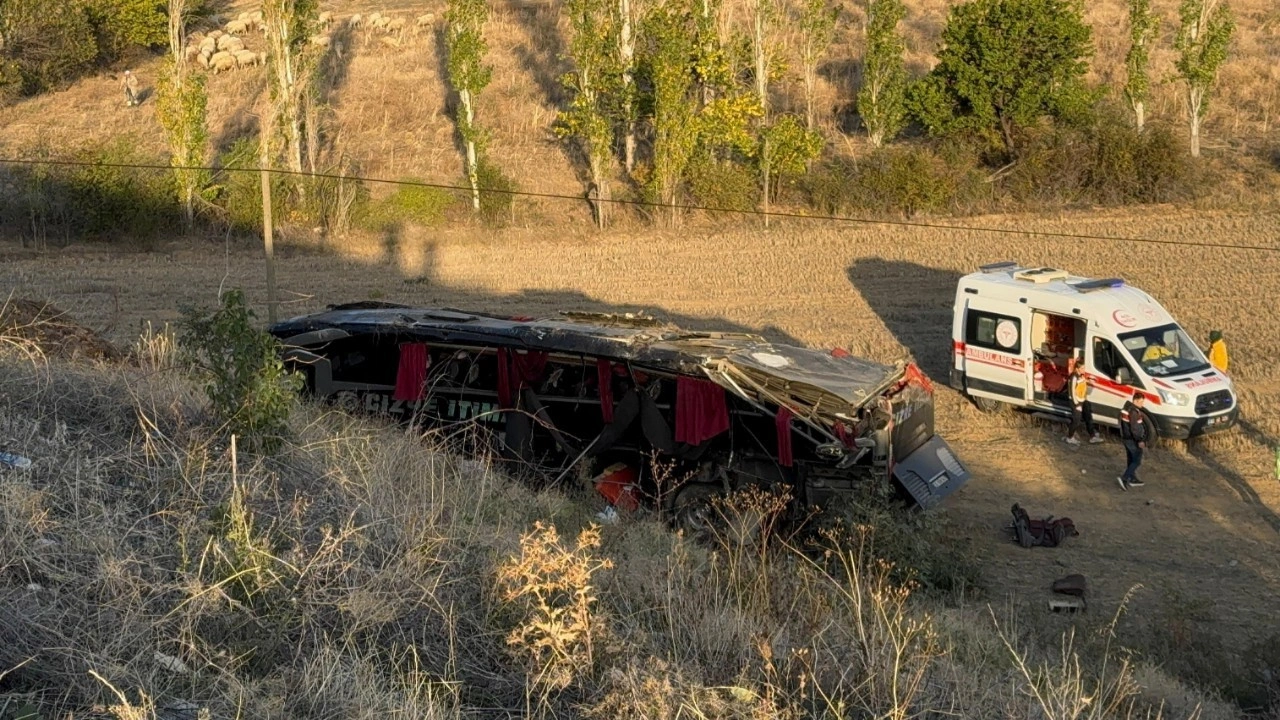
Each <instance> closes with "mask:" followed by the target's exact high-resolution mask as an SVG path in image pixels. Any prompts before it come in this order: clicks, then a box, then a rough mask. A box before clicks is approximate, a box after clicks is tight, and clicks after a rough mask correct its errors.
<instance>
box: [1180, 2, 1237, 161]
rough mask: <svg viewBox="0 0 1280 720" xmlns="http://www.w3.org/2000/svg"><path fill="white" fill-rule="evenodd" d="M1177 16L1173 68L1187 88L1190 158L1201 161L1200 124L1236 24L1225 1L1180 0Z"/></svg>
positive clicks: (1225, 57)
mask: <svg viewBox="0 0 1280 720" xmlns="http://www.w3.org/2000/svg"><path fill="white" fill-rule="evenodd" d="M1178 15H1179V16H1180V17H1181V18H1182V26H1181V27H1180V28H1179V29H1178V41H1177V49H1178V52H1179V53H1180V54H1179V56H1178V60H1177V62H1176V67H1177V68H1178V74H1179V76H1180V77H1181V78H1182V80H1183V81H1184V82H1186V84H1187V115H1188V116H1189V119H1190V121H1191V155H1192V157H1200V123H1201V121H1202V120H1204V116H1205V113H1206V112H1207V111H1208V109H1209V89H1210V87H1211V86H1212V85H1213V82H1214V80H1216V79H1217V77H1218V68H1220V67H1222V63H1223V62H1224V61H1225V60H1226V59H1227V49H1228V47H1229V46H1230V45H1231V35H1232V33H1234V32H1235V20H1234V19H1233V18H1232V17H1231V8H1230V7H1229V6H1228V5H1227V3H1226V2H1225V1H1224V0H1183V1H1182V5H1181V7H1179V8H1178Z"/></svg>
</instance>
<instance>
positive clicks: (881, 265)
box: [846, 258, 960, 384]
mask: <svg viewBox="0 0 1280 720" xmlns="http://www.w3.org/2000/svg"><path fill="white" fill-rule="evenodd" d="M846 272H847V275H848V277H849V282H850V284H852V285H853V287H854V289H855V290H857V291H858V292H859V293H861V295H862V297H863V299H864V300H866V301H867V304H868V305H870V306H871V309H872V310H873V311H874V312H875V313H876V315H878V316H879V317H880V320H881V322H883V323H884V325H885V327H887V328H888V329H889V332H891V333H893V336H894V337H895V338H897V340H898V342H899V343H901V344H902V345H903V347H905V348H907V351H908V352H909V353H911V355H912V356H913V357H914V358H915V361H916V363H917V364H918V365H919V366H920V367H921V369H923V370H924V371H925V372H926V373H928V374H929V376H930V377H932V378H933V379H934V380H935V381H938V382H941V383H944V384H945V383H946V382H947V378H948V376H949V375H950V368H951V314H952V310H951V306H952V302H953V301H954V298H955V293H956V285H957V283H959V281H960V273H958V272H954V271H951V270H939V269H937V268H931V267H925V266H924V265H918V264H916V263H912V262H905V261H902V260H885V259H883V258H866V259H862V260H857V261H855V262H854V263H853V264H852V265H850V266H849V268H848V270H847V271H846Z"/></svg>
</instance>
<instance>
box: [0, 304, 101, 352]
mask: <svg viewBox="0 0 1280 720" xmlns="http://www.w3.org/2000/svg"><path fill="white" fill-rule="evenodd" d="M0 338H10V339H13V340H16V341H18V342H25V343H29V344H31V345H32V346H33V347H34V348H35V349H37V350H39V352H41V353H43V354H44V355H45V356H47V357H57V358H62V359H65V360H75V359H87V360H121V359H123V358H124V354H123V353H121V352H120V351H119V350H117V349H116V348H115V346H113V345H112V344H111V343H109V342H107V341H106V340H104V339H103V338H102V337H101V336H100V335H99V334H98V333H96V332H94V331H93V330H90V329H89V328H87V327H84V326H83V325H80V324H79V323H76V322H74V321H73V320H71V318H70V316H69V315H67V313H66V312H64V311H63V310H61V309H59V308H58V307H57V306H55V305H53V304H51V303H48V302H40V301H36V300H26V299H22V298H9V299H8V300H5V301H4V302H0Z"/></svg>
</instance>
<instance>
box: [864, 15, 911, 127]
mask: <svg viewBox="0 0 1280 720" xmlns="http://www.w3.org/2000/svg"><path fill="white" fill-rule="evenodd" d="M906 16H907V9H906V7H904V6H903V4H902V0H868V2H867V24H866V39H867V44H866V51H865V53H864V55H863V60H862V89H861V90H859V91H858V114H859V115H860V116H861V117H862V124H863V125H865V126H866V128H867V138H868V140H870V141H871V145H872V146H873V147H880V146H881V145H883V144H884V143H886V142H888V141H890V140H892V139H893V138H894V137H896V136H897V134H898V132H899V131H901V130H902V128H903V127H904V126H905V125H906V124H907V102H906V101H907V71H906V68H905V67H904V66H903V60H902V53H903V51H904V50H905V49H906V45H905V44H904V43H903V41H902V35H901V34H899V33H898V23H899V22H901V21H902V19H903V18H904V17H906Z"/></svg>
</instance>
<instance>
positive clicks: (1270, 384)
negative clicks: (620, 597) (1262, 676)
mask: <svg viewBox="0 0 1280 720" xmlns="http://www.w3.org/2000/svg"><path fill="white" fill-rule="evenodd" d="M984 222H985V223H986V224H987V225H990V226H999V227H1004V228H1010V229H1018V228H1024V229H1025V228H1035V229H1040V230H1051V231H1065V232H1079V233H1108V234H1120V235H1126V236H1135V237H1136V236H1145V237H1152V238H1161V239H1169V240H1176V241H1182V242H1187V241H1204V240H1222V241H1230V242H1233V243H1240V244H1253V245H1260V246H1267V247H1271V248H1280V244H1278V243H1277V240H1276V238H1277V237H1280V217H1277V216H1275V215H1259V216H1254V217H1232V216H1226V215H1220V216H1214V215H1208V214H1204V213H1198V214H1197V213H1191V212H1178V211H1173V210H1167V209H1166V210H1153V211H1149V212H1145V213H1142V214H1132V213H1130V214H1119V213H1116V214H1091V215H1088V216H1085V215H1080V216H1067V217H1063V218H1060V219H1056V220H1045V219H1030V218H1020V217H1009V218H991V219H988V220H986V221H984ZM1002 259H1016V260H1020V261H1022V262H1026V263H1031V262H1037V263H1046V264H1053V265H1057V266H1060V267H1065V268H1068V269H1070V270H1072V271H1073V272H1077V273H1081V274H1085V275H1093V276H1102V275H1106V276H1112V275H1117V274H1119V275H1122V276H1124V277H1125V278H1127V279H1128V280H1129V281H1131V282H1133V283H1134V284H1136V285H1138V286H1140V287H1142V288H1143V289H1145V290H1148V291H1149V292H1151V293H1153V294H1154V295H1155V296H1156V297H1157V298H1159V299H1160V300H1161V301H1162V302H1163V303H1165V304H1166V306H1167V307H1168V308H1169V309H1170V310H1171V311H1172V312H1173V313H1174V315H1175V316H1176V317H1178V318H1179V319H1180V320H1181V321H1182V322H1183V324H1184V325H1185V326H1186V327H1187V329H1188V330H1189V331H1190V332H1191V334H1192V335H1193V336H1194V337H1196V338H1198V339H1203V338H1205V337H1206V336H1207V334H1208V331H1209V330H1210V329H1213V328H1220V329H1222V330H1223V331H1224V332H1225V333H1226V336H1227V338H1228V340H1229V342H1230V343H1231V350H1232V357H1233V374H1234V376H1235V377H1236V379H1237V380H1238V382H1239V383H1240V386H1241V388H1242V395H1243V398H1244V400H1243V403H1242V404H1243V408H1244V416H1245V418H1246V423H1245V425H1244V427H1242V428H1240V429H1239V430H1237V431H1234V432H1233V433H1231V434H1230V435H1227V436H1220V437H1215V438H1212V439H1209V440H1206V441H1200V442H1195V443H1193V444H1192V445H1191V446H1190V448H1189V449H1188V448H1186V447H1185V446H1173V447H1162V448H1159V449H1157V450H1155V451H1154V452H1152V453H1151V454H1150V456H1149V460H1148V465H1147V470H1146V472H1145V476H1146V478H1147V479H1148V482H1149V485H1148V487H1146V488H1144V489H1142V490H1141V491H1131V492H1128V493H1122V492H1121V491H1120V490H1119V489H1118V488H1117V487H1116V485H1115V481H1114V478H1115V475H1116V474H1117V471H1118V470H1119V469H1120V468H1121V465H1122V461H1123V451H1122V450H1121V448H1120V446H1119V444H1118V442H1117V441H1116V440H1115V438H1114V436H1113V437H1111V438H1110V439H1109V440H1108V442H1107V443H1106V444H1104V445H1101V446H1085V447H1082V448H1079V449H1072V448H1070V447H1068V446H1066V445H1065V444H1064V443H1063V442H1062V440H1061V432H1062V429H1061V428H1060V427H1055V426H1042V425H1040V424H1037V423H1035V422H1033V421H1031V420H1029V419H1027V418H1025V417H1021V416H1016V415H1012V414H1010V415H1004V416H996V417H993V416H988V415H982V414H980V413H978V412H977V411H976V410H975V409H973V408H972V407H971V406H970V405H969V404H967V403H966V402H964V401H963V400H962V399H961V398H960V397H959V396H958V395H957V394H956V393H955V392H953V391H951V390H950V389H947V388H945V387H940V389H939V397H940V406H941V407H940V411H939V416H938V417H939V430H940V432H942V433H943V434H944V435H945V436H946V437H947V438H948V439H949V440H950V441H951V442H952V443H953V444H954V445H955V447H956V448H957V449H958V451H959V452H960V453H961V456H962V457H963V459H964V460H965V461H966V462H967V463H968V464H969V465H970V466H971V467H972V469H973V470H974V473H975V479H974V480H973V482H972V483H971V484H970V485H969V486H968V487H967V488H966V489H965V490H964V491H963V492H962V493H960V494H959V495H958V496H957V497H956V498H955V500H954V502H952V503H951V505H950V507H949V508H948V509H947V510H946V512H948V513H949V514H951V515H952V516H953V517H955V518H956V519H957V520H958V521H959V522H960V523H961V524H962V526H963V528H964V529H965V531H966V532H967V534H968V535H969V536H970V537H972V538H973V539H974V540H975V541H976V542H977V543H978V547H979V548H980V550H981V553H982V555H983V556H984V559H985V566H986V571H987V573H988V576H989V579H990V581H991V585H992V587H993V588H994V589H995V590H996V593H997V595H1001V594H1003V593H1009V594H1010V596H1011V597H1012V598H1013V601H1014V602H1015V603H1017V604H1024V603H1037V604H1038V603H1039V602H1040V598H1041V597H1042V595H1041V592H1042V591H1041V590H1039V588H1041V587H1043V586H1045V585H1046V584H1047V583H1048V582H1049V581H1051V580H1052V579H1053V578H1055V577H1057V576H1060V575H1063V574H1066V572H1068V571H1074V572H1083V573H1084V574H1086V575H1087V576H1088V577H1089V578H1090V581H1091V582H1092V584H1093V587H1094V588H1095V592H1096V595H1095V602H1096V603H1099V605H1100V606H1101V607H1113V606H1114V604H1115V603H1117V602H1118V601H1119V600H1120V598H1121V597H1122V596H1123V595H1124V593H1125V592H1126V591H1128V590H1129V589H1130V588H1131V587H1132V586H1133V585H1135V584H1138V583H1141V584H1142V585H1144V586H1145V589H1144V590H1143V591H1141V592H1139V594H1138V595H1137V596H1136V598H1135V600H1134V605H1133V609H1134V611H1135V613H1134V618H1136V620H1135V622H1137V623H1138V624H1139V626H1140V627H1141V624H1142V623H1144V622H1147V621H1148V620H1151V621H1153V622H1160V620H1159V618H1162V617H1165V616H1166V614H1167V613H1169V612H1177V611H1178V609H1177V606H1178V605H1179V603H1185V602H1191V603H1197V604H1203V605H1205V606H1207V608H1209V609H1208V615H1207V616H1206V617H1205V619H1204V620H1203V622H1202V626H1203V628H1204V629H1205V630H1206V631H1212V633H1213V634H1214V635H1216V636H1218V637H1220V638H1221V639H1222V641H1223V642H1224V643H1226V644H1227V646H1228V647H1230V648H1234V649H1242V648H1245V647H1247V646H1249V645H1250V644H1252V643H1253V642H1255V641H1258V640H1262V639H1264V638H1266V637H1268V636H1269V635H1272V634H1274V633H1276V632H1277V631H1280V622H1277V620H1276V618H1275V614H1274V610H1275V600H1274V599H1275V597H1276V596H1277V593H1280V555H1278V554H1277V552H1276V549H1277V547H1280V482H1278V481H1277V480H1276V478H1275V477H1274V476H1273V475H1272V472H1273V458H1272V455H1271V450H1270V448H1271V447H1274V446H1275V445H1276V444H1277V442H1278V441H1277V438H1280V412H1277V411H1276V410H1275V408H1276V407H1277V406H1280V368H1277V367H1276V365H1275V363H1274V361H1273V359H1272V357H1271V355H1272V353H1271V347H1272V345H1273V343H1274V338H1275V337H1276V335H1277V332H1280V321H1278V320H1277V319H1276V316H1275V314H1274V311H1273V309H1272V305H1271V303H1272V298H1274V297H1275V295H1276V293H1277V291H1278V290H1280V255H1277V254H1275V253H1273V252H1272V253H1262V252H1246V251H1238V250H1221V249H1196V248H1176V247H1169V246H1162V245H1139V244H1122V243H1121V244H1118V243H1114V242H1106V241H1083V240H1063V241H1052V240H1046V239H1028V238H1026V237H1025V236H1020V235H995V234H990V233H958V232H942V231H931V230H925V229H916V228H888V227H880V226H863V227H832V226H816V225H810V224H799V223H795V224H789V225H785V226H783V227H776V228H774V229H773V230H771V231H769V232H762V231H746V230H735V231H719V232H714V231H710V232H700V233H677V232H656V231H655V232H646V233H638V234H627V235H624V234H616V235H606V236H603V237H601V236H596V235H583V236H579V237H576V238H573V237H568V238H565V237H561V238H548V237H547V235H546V233H541V232H524V231H511V232H508V233H506V234H504V235H502V236H500V237H475V236H470V235H466V234H441V233H430V234H428V233H423V234H419V235H412V234H411V235H409V236H407V237H405V238H402V240H401V244H400V245H399V246H397V247H395V248H388V247H385V246H382V245H378V246H371V247H368V248H348V249H347V251H346V252H345V253H333V254H329V255H324V256H317V255H293V256H289V255H286V256H285V257H283V258H282V259H281V266H280V270H279V272H280V285H281V288H282V297H283V298H284V299H285V300H286V302H287V304H286V306H285V308H284V310H283V311H282V313H283V314H284V315H289V314H294V313H300V312H303V311H307V310H311V309H316V308H318V307H320V306H322V305H324V304H325V303H331V302H340V301H346V300H354V299H360V298H368V297H383V298H386V299H391V300H397V301H404V302H413V303H440V304H448V305H452V306H455V307H464V308H478V309H488V310H511V311H516V310H518V311H519V312H521V313H549V312H554V311H556V310H559V309H563V308H567V307H577V308H589V309H607V308H614V309H637V308H647V309H649V310H652V311H655V312H659V313H665V314H667V315H669V316H670V317H672V318H673V319H675V320H677V321H679V322H682V323H685V324H687V325H690V326H704V327H711V326H719V327H724V326H732V327H739V328H751V329H756V330H761V331H763V332H765V333H766V334H769V335H772V336H773V337H775V338H779V339H787V340H791V341H798V342H802V343H807V344H814V345H821V346H831V345H841V346H845V347H849V348H851V349H852V350H853V351H854V352H856V353H859V354H865V355H868V356H871V357H874V358H879V359H882V360H889V359H892V358H895V357H897V356H899V354H900V353H902V352H904V351H907V352H911V353H913V354H914V355H915V356H916V357H917V358H919V360H920V361H921V362H922V363H923V365H924V367H925V368H926V369H927V370H928V371H929V372H930V373H931V374H932V375H933V376H934V377H935V378H938V379H941V380H943V381H944V382H945V375H944V374H943V373H944V371H945V363H946V358H947V352H948V347H949V341H948V338H949V322H950V306H951V302H952V293H953V292H954V283H955V279H956V278H957V277H958V276H959V274H961V273H963V272H967V271H969V270H970V269H971V268H973V267H974V266H976V265H977V264H980V263H984V262H991V261H996V260H1002ZM223 284H226V285H240V286H243V287H245V288H246V290H247V292H248V293H249V294H250V297H251V298H252V299H253V300H254V301H261V300H262V299H263V271H262V267H261V264H260V260H259V258H258V256H257V255H256V254H254V253H250V252H248V251H236V252H232V253H231V254H230V255H229V256H224V255H223V254H222V253H220V252H204V253H201V252H195V251H186V252H178V253H177V254H175V255H173V256H172V257H171V258H170V257H166V256H163V255H138V256H130V257H118V256H113V255H111V254H107V253H88V254H76V253H65V254H62V255H46V256H39V257H37V256H31V255H24V254H22V253H19V252H10V253H9V254H8V255H7V257H6V262H4V263H3V264H2V265H0V288H5V289H9V288H13V289H15V290H16V291H17V292H19V293H21V294H23V295H24V296H31V297H48V298H49V299H51V300H53V301H55V302H56V303H58V304H59V305H60V306H62V307H64V308H66V309H67V310H68V311H69V312H71V313H72V314H73V315H74V316H76V317H78V318H81V319H83V320H84V321H86V322H87V323H88V324H90V325H91V326H95V327H99V328H104V329H108V330H109V331H110V334H111V335H112V336H113V337H114V338H115V339H118V340H122V341H126V340H128V339H129V338H130V337H131V336H132V335H133V333H134V332H135V331H136V329H137V328H138V324H139V323H140V322H141V321H143V320H153V321H164V320H172V319H175V318H176V317H177V307H178V306H179V305H180V304H183V303H187V302H193V301H201V302H210V301H212V299H213V298H214V296H215V293H216V291H217V288H218V287H219V286H220V285H223ZM1013 502H1020V503H1022V504H1023V505H1024V506H1025V507H1027V508H1029V509H1030V510H1031V511H1032V512H1033V513H1039V514H1047V513H1053V514H1055V515H1066V516H1069V517H1072V518H1073V519H1075V521H1076V522H1077V524H1078V525H1079V527H1080V529H1081V531H1082V533H1083V534H1082V536H1081V537H1079V538H1075V539H1073V540H1072V541H1070V542H1069V543H1068V544H1067V546H1066V547H1063V548H1060V549H1056V550H1044V549H1036V550H1033V551H1027V550H1023V549H1021V548H1019V547H1017V546H1015V545H1013V544H1012V543H1010V542H1008V541H1006V539H1005V538H1004V536H1003V531H1002V528H1003V526H1004V525H1005V524H1006V523H1007V521H1008V518H1009V506H1010V505H1011V504H1012V503H1013ZM1172 593H1176V595H1175V594H1172ZM1179 596H1181V597H1183V598H1185V599H1186V600H1177V599H1176V598H1177V597H1179ZM1197 606H1199V605H1197Z"/></svg>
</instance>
